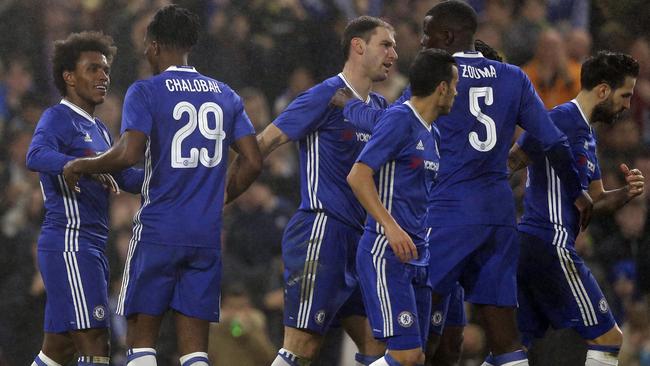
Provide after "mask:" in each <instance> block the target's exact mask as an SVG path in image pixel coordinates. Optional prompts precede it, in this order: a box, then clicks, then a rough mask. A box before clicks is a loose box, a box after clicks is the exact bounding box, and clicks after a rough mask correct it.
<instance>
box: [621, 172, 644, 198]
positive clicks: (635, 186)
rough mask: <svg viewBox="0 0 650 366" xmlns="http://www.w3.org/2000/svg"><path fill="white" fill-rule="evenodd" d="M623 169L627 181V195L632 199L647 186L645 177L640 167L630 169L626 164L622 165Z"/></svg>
mask: <svg viewBox="0 0 650 366" xmlns="http://www.w3.org/2000/svg"><path fill="white" fill-rule="evenodd" d="M620 168H621V171H622V172H623V174H625V182H626V183H627V186H626V189H627V197H628V199H629V200H630V199H632V198H634V197H636V196H638V195H640V194H641V193H643V188H644V186H645V178H644V177H643V173H641V171H640V170H639V169H630V168H628V167H627V165H626V164H621V165H620Z"/></svg>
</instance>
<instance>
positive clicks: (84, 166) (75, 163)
mask: <svg viewBox="0 0 650 366" xmlns="http://www.w3.org/2000/svg"><path fill="white" fill-rule="evenodd" d="M146 143H147V135H145V134H144V133H143V132H140V131H137V130H127V131H125V132H124V133H123V134H122V136H120V139H119V140H118V141H117V143H116V144H115V145H113V146H112V147H111V148H110V149H108V150H107V151H106V152H105V153H104V154H102V155H99V156H96V157H89V158H81V159H75V160H72V161H70V162H68V163H67V164H66V165H65V166H64V167H63V177H64V178H65V181H66V183H67V184H68V186H69V187H70V188H72V189H75V190H76V191H78V190H79V189H78V187H77V182H78V181H79V178H80V177H81V175H82V174H96V173H115V172H119V171H121V170H124V169H126V168H129V167H131V166H133V165H135V164H136V163H137V162H138V161H140V158H142V156H143V154H144V149H145V146H146Z"/></svg>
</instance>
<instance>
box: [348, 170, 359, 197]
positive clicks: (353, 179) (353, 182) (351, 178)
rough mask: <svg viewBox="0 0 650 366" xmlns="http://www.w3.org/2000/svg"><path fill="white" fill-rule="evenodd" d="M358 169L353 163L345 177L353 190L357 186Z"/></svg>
mask: <svg viewBox="0 0 650 366" xmlns="http://www.w3.org/2000/svg"><path fill="white" fill-rule="evenodd" d="M358 170H359V169H358V167H357V165H356V164H355V165H354V166H353V167H352V170H350V173H349V174H348V176H347V177H346V180H347V182H348V185H350V187H352V190H353V191H354V190H356V188H357V187H358V186H359V171H358Z"/></svg>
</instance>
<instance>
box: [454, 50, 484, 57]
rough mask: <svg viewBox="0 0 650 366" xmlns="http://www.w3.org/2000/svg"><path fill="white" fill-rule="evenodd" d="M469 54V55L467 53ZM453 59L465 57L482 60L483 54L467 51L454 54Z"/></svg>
mask: <svg viewBox="0 0 650 366" xmlns="http://www.w3.org/2000/svg"><path fill="white" fill-rule="evenodd" d="M468 52H469V53H468ZM453 56H454V57H466V58H483V57H484V56H483V54H482V53H480V52H478V51H474V52H472V51H467V52H456V53H454V54H453Z"/></svg>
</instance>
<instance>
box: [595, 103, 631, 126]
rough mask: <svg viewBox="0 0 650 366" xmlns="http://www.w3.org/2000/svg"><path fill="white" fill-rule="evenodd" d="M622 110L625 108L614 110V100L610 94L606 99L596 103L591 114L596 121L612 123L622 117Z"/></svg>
mask: <svg viewBox="0 0 650 366" xmlns="http://www.w3.org/2000/svg"><path fill="white" fill-rule="evenodd" d="M622 112H623V110H620V111H618V112H617V111H615V110H614V101H613V98H612V97H611V96H610V97H609V98H607V99H606V100H604V101H602V102H600V103H598V104H596V106H595V107H594V111H593V112H592V114H591V119H592V121H594V122H603V123H606V124H608V125H610V124H612V123H614V122H616V121H617V120H618V119H619V118H620V115H621V113H622Z"/></svg>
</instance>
